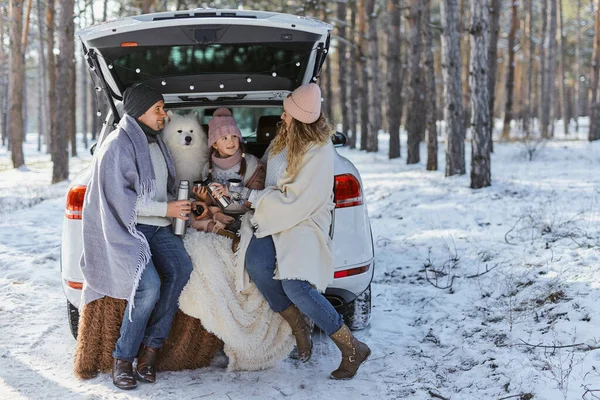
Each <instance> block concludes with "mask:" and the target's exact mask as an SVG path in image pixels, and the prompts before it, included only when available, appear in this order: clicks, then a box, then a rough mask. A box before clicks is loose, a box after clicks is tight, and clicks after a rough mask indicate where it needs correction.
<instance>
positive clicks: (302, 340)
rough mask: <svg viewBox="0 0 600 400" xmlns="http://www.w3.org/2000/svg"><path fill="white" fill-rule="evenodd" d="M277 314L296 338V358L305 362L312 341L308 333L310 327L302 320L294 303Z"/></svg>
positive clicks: (309, 353) (308, 356) (310, 352)
mask: <svg viewBox="0 0 600 400" xmlns="http://www.w3.org/2000/svg"><path fill="white" fill-rule="evenodd" d="M279 314H280V315H281V316H282V317H283V319H285V320H286V321H287V323H288V324H290V326H291V327H292V334H293V335H294V337H295V338H296V347H297V349H298V359H299V360H300V361H302V362H303V363H305V362H307V361H308V360H309V359H310V356H311V355H312V348H313V343H312V337H311V335H310V334H311V332H310V327H309V326H308V324H307V323H306V321H305V320H304V317H303V316H302V313H301V312H300V310H298V308H297V307H296V306H295V305H293V304H292V305H291V306H289V307H288V308H286V309H285V310H283V311H282V312H280V313H279Z"/></svg>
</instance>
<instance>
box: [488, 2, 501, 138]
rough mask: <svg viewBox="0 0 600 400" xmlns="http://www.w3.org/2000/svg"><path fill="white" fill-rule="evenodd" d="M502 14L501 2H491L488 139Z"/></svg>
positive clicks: (491, 131) (492, 116) (494, 97)
mask: <svg viewBox="0 0 600 400" xmlns="http://www.w3.org/2000/svg"><path fill="white" fill-rule="evenodd" d="M501 13H502V0H491V7H490V17H489V23H490V37H489V40H490V46H489V49H488V97H489V107H488V108H489V116H490V124H489V129H490V137H493V133H494V107H495V104H494V103H495V101H496V73H497V71H498V36H499V33H500V14H501Z"/></svg>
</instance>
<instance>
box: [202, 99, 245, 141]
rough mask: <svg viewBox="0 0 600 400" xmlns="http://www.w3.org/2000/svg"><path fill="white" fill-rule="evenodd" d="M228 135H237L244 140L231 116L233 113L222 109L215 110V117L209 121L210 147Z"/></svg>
mask: <svg viewBox="0 0 600 400" xmlns="http://www.w3.org/2000/svg"><path fill="white" fill-rule="evenodd" d="M227 135H235V136H237V137H239V138H240V140H242V132H240V128H238V126H237V124H236V123H235V120H234V119H233V117H232V116H231V111H229V110H228V109H226V108H224V107H221V108H218V109H217V110H215V112H214V113H213V117H212V118H211V119H210V120H209V121H208V145H209V146H212V145H213V144H215V142H216V141H217V140H219V139H220V138H222V137H223V136H227Z"/></svg>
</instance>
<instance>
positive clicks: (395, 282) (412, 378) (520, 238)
mask: <svg viewBox="0 0 600 400" xmlns="http://www.w3.org/2000/svg"><path fill="white" fill-rule="evenodd" d="M583 126H584V124H582V127H583ZM572 130H573V129H572ZM555 132H556V134H557V136H558V137H559V139H558V140H553V141H550V142H548V143H546V145H545V146H543V147H542V148H541V150H539V151H538V152H537V153H536V154H535V155H534V158H533V160H532V161H528V156H527V154H526V153H527V152H526V146H525V145H524V144H522V143H520V142H512V143H498V142H496V143H494V151H495V153H494V154H493V155H492V180H493V185H492V186H491V187H489V188H485V189H480V190H472V189H469V171H467V174H466V175H463V176H455V177H449V178H445V177H444V173H443V166H444V165H445V162H444V157H443V154H441V155H440V160H439V162H440V164H439V165H440V167H441V170H440V171H437V172H428V171H425V170H424V164H425V163H424V160H425V158H426V153H425V151H426V148H425V146H423V147H422V151H423V152H422V160H423V161H422V162H421V163H420V164H417V165H406V163H405V160H406V157H405V153H403V158H402V159H398V160H392V161H390V160H388V159H387V150H388V149H387V145H388V144H387V135H385V134H381V135H380V151H379V152H378V153H364V152H360V151H357V150H351V149H348V148H344V149H340V150H339V151H340V153H341V154H342V155H343V156H345V157H347V158H349V159H350V160H351V161H352V162H353V163H354V164H355V165H356V166H357V167H358V169H359V171H360V172H361V175H362V180H363V184H364V193H365V198H366V201H367V203H368V209H369V214H370V216H371V223H372V228H373V238H374V242H375V246H376V270H375V277H374V281H373V286H372V291H373V313H372V319H371V326H370V327H369V328H367V329H365V330H363V331H359V332H357V333H356V335H357V336H358V337H359V338H360V339H361V340H364V341H366V342H367V343H368V344H369V345H370V346H371V348H372V350H373V354H372V356H371V358H370V359H369V360H368V361H367V362H366V363H365V364H364V365H363V366H362V367H361V370H360V371H359V374H358V375H357V376H356V377H355V378H354V379H353V380H351V381H343V382H337V381H332V380H330V379H327V376H328V374H329V372H330V371H331V370H333V369H335V368H336V367H337V364H338V362H339V352H338V350H337V349H336V348H335V346H334V345H333V343H332V342H331V341H330V340H329V339H328V338H326V337H324V336H323V334H322V333H316V334H315V341H316V343H315V352H314V355H313V358H312V359H311V361H309V362H308V363H307V364H299V363H297V362H296V361H293V360H291V359H290V360H285V361H283V362H281V363H280V364H279V365H278V366H277V367H276V368H273V369H272V370H268V371H262V372H232V373H228V372H226V370H225V369H223V368H219V367H216V366H214V367H210V368H206V369H199V370H195V371H182V372H171V373H161V374H160V375H159V377H158V378H159V380H158V382H157V383H156V384H154V385H148V384H140V386H139V387H138V388H137V389H136V390H134V391H131V392H123V391H120V390H118V389H117V388H115V387H114V386H113V385H112V381H111V379H110V377H109V375H107V374H103V375H100V376H98V377H97V378H94V379H92V380H89V381H79V380H77V379H76V378H75V377H74V376H73V373H72V368H73V352H74V349H75V340H74V339H73V338H72V336H71V334H70V331H69V328H68V325H67V318H66V304H65V298H64V295H63V293H62V289H61V284H60V267H59V262H58V261H59V255H60V230H61V223H62V218H64V216H63V214H64V203H65V192H66V187H67V183H60V184H57V185H50V184H49V182H50V179H51V172H52V171H51V163H50V159H49V156H48V155H46V154H41V153H38V152H37V151H36V146H35V144H34V143H33V142H35V140H34V139H35V137H34V135H30V136H29V141H28V142H27V143H26V145H25V152H26V158H25V159H26V161H27V167H26V168H22V169H19V170H14V169H11V167H10V154H9V153H7V151H6V149H5V148H1V149H0V337H2V341H1V342H0V399H29V398H39V397H42V396H43V397H44V398H46V399H58V398H60V399H81V398H86V399H101V398H113V399H126V398H128V399H129V398H132V399H138V398H139V399H142V398H143V399H147V398H148V399H159V398H160V399H172V398H190V399H198V398H209V399H280V398H283V397H285V398H289V399H307V398H325V399H348V400H350V399H358V398H376V399H397V398H406V399H430V398H432V397H431V394H435V395H440V396H444V397H446V398H451V399H500V398H503V397H508V396H515V395H524V396H522V398H528V397H527V396H525V395H526V394H528V393H530V394H532V395H533V396H534V397H533V398H534V399H563V398H564V399H581V398H583V399H592V398H594V397H592V395H594V394H595V395H596V396H599V397H600V392H588V393H585V392H586V389H598V390H600V370H599V369H598V367H597V365H598V364H599V363H600V352H599V351H598V350H596V349H595V348H596V347H598V346H600V334H598V333H597V329H595V328H596V326H597V321H598V320H600V291H599V287H600V263H599V260H600V256H599V252H598V249H599V247H600V234H599V233H598V229H597V226H598V223H599V220H600V175H599V174H598V173H597V171H598V168H599V167H600V143H588V142H587V141H584V140H573V139H575V138H576V135H573V134H572V135H571V137H564V135H563V134H562V128H558V125H557V127H556V129H555ZM577 137H579V138H585V135H584V133H583V132H581V133H580V134H579V135H578V136H577ZM402 143H405V139H403V142H402ZM442 149H443V144H440V152H443V150H442ZM404 150H405V149H403V151H404ZM465 153H466V154H467V155H469V154H470V147H469V146H468V145H467V148H466V151H465ZM79 154H80V156H79V157H75V158H71V164H70V170H71V171H72V172H73V173H75V172H77V171H78V170H80V169H81V168H82V167H83V166H84V165H85V164H86V163H88V162H89V160H90V156H89V155H88V153H87V151H86V150H84V149H80V151H79ZM468 158H469V156H467V165H468V164H469V160H468ZM434 284H436V285H437V286H438V287H434ZM528 344H531V345H543V346H550V347H534V346H531V345H528ZM574 344H576V345H577V344H581V345H578V346H574V347H556V348H553V347H552V346H567V345H574ZM513 398H518V397H513Z"/></svg>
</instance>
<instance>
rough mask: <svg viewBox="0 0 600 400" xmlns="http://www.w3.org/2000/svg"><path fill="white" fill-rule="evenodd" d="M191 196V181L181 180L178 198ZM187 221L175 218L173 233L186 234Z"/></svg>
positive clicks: (184, 198)
mask: <svg viewBox="0 0 600 400" xmlns="http://www.w3.org/2000/svg"><path fill="white" fill-rule="evenodd" d="M189 198H190V183H189V182H188V181H185V180H182V181H181V182H179V190H178V191H177V200H188V199H189ZM186 228H187V221H185V220H183V219H179V218H175V219H174V220H173V233H174V234H175V235H178V236H183V235H185V230H186Z"/></svg>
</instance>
